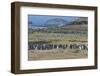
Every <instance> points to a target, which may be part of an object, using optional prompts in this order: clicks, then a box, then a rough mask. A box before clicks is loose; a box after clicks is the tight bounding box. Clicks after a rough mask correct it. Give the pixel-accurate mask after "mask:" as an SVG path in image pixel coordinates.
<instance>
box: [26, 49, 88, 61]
mask: <svg viewBox="0 0 100 76" xmlns="http://www.w3.org/2000/svg"><path fill="white" fill-rule="evenodd" d="M87 57H88V51H86V50H84V51H78V50H55V51H53V50H49V51H48V50H34V51H32V50H29V51H28V60H52V59H53V60H55V59H80V58H87Z"/></svg>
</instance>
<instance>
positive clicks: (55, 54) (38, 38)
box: [28, 28, 88, 60]
mask: <svg viewBox="0 0 100 76" xmlns="http://www.w3.org/2000/svg"><path fill="white" fill-rule="evenodd" d="M28 42H33V43H37V44H39V43H41V44H87V29H81V30H80V29H78V30H77V29H73V30H72V29H64V28H53V29H51V28H49V29H35V30H33V31H31V32H30V30H29V32H28ZM87 57H88V50H82V51H81V50H79V49H69V48H67V49H52V50H44V51H43V50H29V51H28V60H52V59H77V58H78V59H79V58H87Z"/></svg>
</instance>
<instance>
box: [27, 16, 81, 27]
mask: <svg viewBox="0 0 100 76" xmlns="http://www.w3.org/2000/svg"><path fill="white" fill-rule="evenodd" d="M55 18H60V19H64V20H65V21H66V22H67V21H68V22H69V21H73V20H75V19H77V18H79V17H75V16H50V15H49V16H46V15H28V22H32V24H33V26H34V25H35V26H36V25H44V24H45V22H46V21H47V20H50V19H55Z"/></svg>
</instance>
